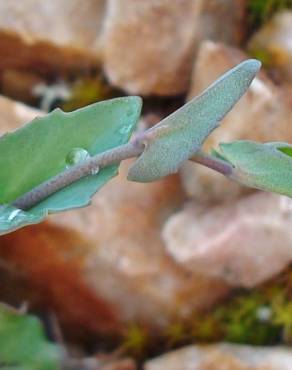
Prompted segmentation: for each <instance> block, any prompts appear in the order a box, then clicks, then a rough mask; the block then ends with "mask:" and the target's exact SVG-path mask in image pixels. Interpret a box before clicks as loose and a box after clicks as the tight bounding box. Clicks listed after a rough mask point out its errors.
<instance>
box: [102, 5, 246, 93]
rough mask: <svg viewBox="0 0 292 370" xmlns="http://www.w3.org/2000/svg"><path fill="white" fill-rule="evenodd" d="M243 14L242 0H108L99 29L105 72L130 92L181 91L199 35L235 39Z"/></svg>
mask: <svg viewBox="0 0 292 370" xmlns="http://www.w3.org/2000/svg"><path fill="white" fill-rule="evenodd" d="M222 19H224V22H225V23H224V27H222ZM244 19H245V0H240V1H237V2H234V1H231V0H228V1H222V0H208V1H206V0H175V1H173V0H158V1H157V0H143V1H139V2H137V1H135V0H124V1H123V2H121V1H119V0H109V1H108V7H107V13H106V21H105V25H104V29H103V33H102V40H103V45H104V54H103V62H104V69H105V73H106V75H107V76H108V78H109V80H110V82H111V83H112V84H114V85H115V86H117V87H119V88H122V89H124V90H126V91H127V92H129V93H131V94H142V95H151V94H155V95H177V94H181V93H185V92H186V90H187V87H188V85H189V82H190V75H191V67H192V61H193V58H194V53H195V51H196V49H197V46H198V44H199V43H200V42H201V40H204V39H207V38H208V39H209V38H211V39H213V38H214V39H215V40H221V41H225V42H228V43H229V42H230V43H235V44H238V43H239V42H241V41H242V39H243V37H244V35H243V31H242V30H243V29H244V27H242V26H243V23H244ZM223 29H224V31H223ZM125 45H126V47H127V50H125Z"/></svg>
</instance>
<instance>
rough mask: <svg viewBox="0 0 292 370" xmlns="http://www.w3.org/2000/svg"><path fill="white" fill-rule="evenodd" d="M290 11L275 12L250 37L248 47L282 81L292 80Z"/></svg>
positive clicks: (291, 19) (291, 12)
mask: <svg viewBox="0 0 292 370" xmlns="http://www.w3.org/2000/svg"><path fill="white" fill-rule="evenodd" d="M291 24H292V11H291V10H286V11H282V12H280V13H277V14H276V15H275V16H274V17H273V18H272V19H271V20H270V21H269V22H267V23H266V24H264V26H263V27H262V28H260V29H259V30H258V31H257V32H256V33H255V34H254V35H253V37H252V38H251V40H250V42H249V45H248V49H249V50H250V52H251V54H252V55H255V56H257V55H258V56H259V58H262V60H263V62H264V64H265V65H266V66H267V67H268V68H272V69H274V71H275V73H277V75H279V76H278V77H279V78H280V79H281V80H282V81H284V82H289V83H291V82H292V27H291Z"/></svg>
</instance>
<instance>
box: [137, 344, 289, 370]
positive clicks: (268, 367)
mask: <svg viewBox="0 0 292 370" xmlns="http://www.w3.org/2000/svg"><path fill="white" fill-rule="evenodd" d="M164 369H167V370H279V369H281V370H292V351H291V350H290V349H288V348H285V347H251V346H244V345H234V344H225V343H219V344H214V345H208V346H189V347H185V348H182V349H179V350H176V351H173V352H170V353H167V354H166V355H162V356H160V357H157V358H154V359H153V360H150V361H148V362H146V364H145V366H144V370H164Z"/></svg>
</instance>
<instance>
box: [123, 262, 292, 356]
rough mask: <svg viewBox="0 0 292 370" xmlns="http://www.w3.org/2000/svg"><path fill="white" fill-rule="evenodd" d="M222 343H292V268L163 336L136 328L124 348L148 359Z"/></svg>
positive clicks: (174, 324)
mask: <svg viewBox="0 0 292 370" xmlns="http://www.w3.org/2000/svg"><path fill="white" fill-rule="evenodd" d="M218 341H227V342H231V343H242V344H251V345H276V344H292V266H291V267H289V268H288V269H287V270H286V271H285V272H284V273H282V274H281V275H280V276H279V277H278V278H276V279H274V280H272V281H270V282H268V283H265V284H263V285H262V286H259V287H256V288H254V289H252V290H250V291H246V290H240V291H237V292H235V293H234V294H233V295H232V296H230V297H229V299H227V300H226V301H224V302H222V303H221V304H218V305H217V306H215V307H214V309H213V310H210V311H209V312H205V313H198V312H194V314H193V315H192V317H191V319H190V320H189V321H188V322H180V321H174V322H172V323H171V324H170V325H169V326H168V327H167V328H166V329H165V331H164V333H161V335H160V336H157V335H156V333H151V332H148V333H147V331H146V330H145V329H144V328H142V327H140V326H138V325H132V326H130V327H129V329H128V332H127V334H126V336H125V339H124V342H123V345H122V348H124V349H126V350H127V352H129V353H131V354H134V355H136V356H137V354H138V355H139V356H140V357H141V356H144V357H145V355H146V354H147V353H149V349H150V353H151V349H153V348H155V352H154V354H155V355H157V354H159V353H163V352H165V351H169V350H170V349H173V348H177V347H180V346H182V345H187V344H193V343H212V342H218ZM157 348H159V351H158V352H157Z"/></svg>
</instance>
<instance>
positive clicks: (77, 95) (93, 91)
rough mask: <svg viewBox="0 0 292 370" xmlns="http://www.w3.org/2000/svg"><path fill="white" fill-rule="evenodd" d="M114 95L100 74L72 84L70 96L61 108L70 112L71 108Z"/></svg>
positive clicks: (80, 106)
mask: <svg viewBox="0 0 292 370" xmlns="http://www.w3.org/2000/svg"><path fill="white" fill-rule="evenodd" d="M115 96H116V92H115V91H114V89H113V88H112V87H110V86H109V85H108V84H107V83H106V81H105V80H104V79H103V78H102V77H101V76H96V77H94V78H85V79H82V80H78V81H76V82H75V83H74V84H73V86H72V90H71V97H70V99H69V100H68V101H66V102H65V103H63V104H62V106H61V108H62V109H63V110H64V111H66V112H71V111H72V110H75V109H78V108H82V107H84V106H86V105H89V104H92V103H95V102H98V101H102V100H106V99H110V98H113V97H115Z"/></svg>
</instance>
